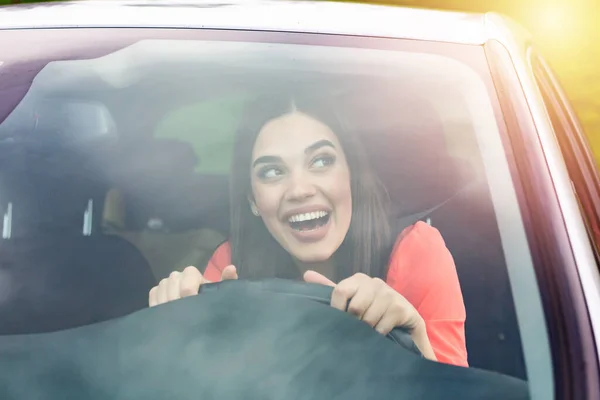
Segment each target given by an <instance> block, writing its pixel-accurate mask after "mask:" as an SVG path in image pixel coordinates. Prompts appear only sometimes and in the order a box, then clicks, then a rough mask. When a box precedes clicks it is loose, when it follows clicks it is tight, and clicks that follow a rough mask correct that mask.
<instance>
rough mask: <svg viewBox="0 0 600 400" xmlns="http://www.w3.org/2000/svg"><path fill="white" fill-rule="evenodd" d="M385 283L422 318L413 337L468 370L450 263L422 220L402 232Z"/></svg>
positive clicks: (440, 241)
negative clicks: (427, 343)
mask: <svg viewBox="0 0 600 400" xmlns="http://www.w3.org/2000/svg"><path fill="white" fill-rule="evenodd" d="M386 282H387V283H388V285H390V286H391V287H392V288H393V289H395V290H396V291H397V292H398V293H400V294H401V295H402V296H404V297H405V298H406V299H407V300H408V301H409V302H410V303H411V304H412V305H413V306H414V307H415V309H416V310H417V312H418V313H419V315H420V316H421V318H422V319H423V322H424V326H423V327H422V328H421V329H420V332H419V333H418V334H417V333H416V332H415V336H416V337H414V338H413V339H416V340H420V341H422V342H423V346H427V345H426V341H425V337H427V338H428V341H429V343H430V346H431V348H432V350H433V352H434V353H435V355H436V358H437V360H438V361H440V362H445V363H449V364H455V365H461V366H468V362H467V350H466V342H465V331H464V324H465V319H466V312H465V306H464V302H463V297H462V292H461V289H460V284H459V281H458V275H457V273H456V266H455V264H454V260H453V258H452V255H451V254H450V251H449V250H448V249H447V248H446V245H445V243H444V240H443V238H442V236H441V234H440V232H439V231H438V230H437V229H435V228H433V227H431V226H429V225H427V224H426V223H424V222H417V223H416V224H415V225H413V226H412V227H410V228H407V230H405V231H404V232H403V233H402V235H401V236H400V238H399V240H398V241H397V243H396V246H395V248H394V251H393V252H392V255H391V257H390V266H389V270H388V275H387V279H386ZM419 347H420V346H419Z"/></svg>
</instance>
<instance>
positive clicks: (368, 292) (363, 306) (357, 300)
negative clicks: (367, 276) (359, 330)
mask: <svg viewBox="0 0 600 400" xmlns="http://www.w3.org/2000/svg"><path fill="white" fill-rule="evenodd" d="M376 295H377V292H376V287H375V285H373V284H369V283H367V284H363V285H361V286H359V287H358V290H357V291H356V293H355V294H354V296H353V297H352V299H350V303H349V304H348V312H349V313H350V314H352V315H354V316H356V317H357V318H358V319H362V318H363V315H364V314H365V312H366V311H367V309H368V308H369V307H371V304H373V301H374V300H375V297H376Z"/></svg>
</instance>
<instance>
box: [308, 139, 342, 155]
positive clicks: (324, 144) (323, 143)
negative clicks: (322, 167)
mask: <svg viewBox="0 0 600 400" xmlns="http://www.w3.org/2000/svg"><path fill="white" fill-rule="evenodd" d="M321 147H331V148H334V149H335V146H334V145H333V143H331V142H330V141H329V140H327V139H323V140H319V141H318V142H315V143H313V144H311V145H310V146H308V147H307V148H306V149H305V150H304V154H310V153H312V152H313V151H316V150H319V149H320V148H321Z"/></svg>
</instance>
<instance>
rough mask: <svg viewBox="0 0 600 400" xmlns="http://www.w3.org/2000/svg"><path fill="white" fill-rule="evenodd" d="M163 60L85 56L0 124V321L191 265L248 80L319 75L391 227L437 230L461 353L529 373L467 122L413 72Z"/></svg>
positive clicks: (116, 296) (110, 312)
mask: <svg viewBox="0 0 600 400" xmlns="http://www.w3.org/2000/svg"><path fill="white" fill-rule="evenodd" d="M58 64H59V63H57V65H58ZM54 67H56V66H53V65H49V66H48V68H47V70H45V71H42V73H40V75H39V78H40V80H43V78H44V75H43V73H48V74H50V76H51V74H52V68H54ZM162 67H164V66H162V65H159V66H157V67H156V69H155V70H151V69H148V70H147V71H145V72H144V73H145V74H146V75H144V76H143V77H140V78H138V79H133V78H132V77H131V76H121V78H122V79H123V80H127V79H129V80H128V81H127V83H126V84H123V82H115V81H110V80H107V79H100V78H101V77H99V75H98V74H97V73H94V71H87V70H86V71H83V72H82V73H81V74H80V75H78V76H74V77H73V78H72V80H70V81H68V80H66V81H64V82H59V83H56V84H55V85H52V84H49V82H48V81H45V83H46V85H42V84H39V85H38V86H36V82H35V81H34V84H33V85H32V88H31V90H29V92H28V93H27V96H25V97H24V99H23V101H22V102H21V103H20V105H19V106H18V107H17V108H15V111H14V112H13V113H12V114H11V115H10V116H9V118H7V120H6V121H5V122H4V123H3V124H0V187H1V190H0V208H1V212H2V214H3V216H4V217H3V220H2V232H3V236H2V239H0V286H1V287H2V288H3V290H0V293H2V296H1V297H0V320H2V321H3V323H2V324H0V334H4V335H7V334H24V333H39V332H50V331H56V330H61V329H67V328H71V327H75V326H81V325H87V324H91V323H94V322H99V321H104V320H107V319H111V318H116V317H119V316H123V315H126V314H128V313H131V312H134V311H136V310H139V309H141V308H144V307H146V306H147V301H148V300H147V299H148V291H149V290H150V288H151V287H152V286H154V285H155V284H156V283H157V282H158V281H159V280H160V279H162V278H164V277H166V276H168V274H169V273H170V272H171V271H173V270H182V269H183V268H185V267H186V266H188V265H195V266H197V267H199V268H203V267H204V266H205V265H206V263H207V261H208V260H209V258H210V257H211V255H212V252H213V251H214V250H215V249H216V248H217V247H218V246H219V245H220V244H221V243H223V242H224V241H226V240H227V237H228V234H229V206H228V190H229V182H228V171H227V169H228V166H229V161H230V154H231V151H232V145H233V138H234V136H235V131H236V129H237V125H236V124H237V118H239V115H240V112H241V110H243V105H244V104H245V102H246V101H247V100H248V98H251V95H249V94H252V93H264V92H265V91H267V90H268V87H277V88H278V90H281V88H284V87H286V85H287V86H288V89H289V90H290V92H293V91H294V90H299V89H298V88H302V89H301V90H308V91H310V90H323V89H322V88H323V86H324V85H326V86H327V88H328V91H329V93H333V97H335V98H336V99H338V101H339V108H340V109H342V110H345V111H344V116H345V118H346V119H347V121H346V122H347V125H348V126H351V127H352V129H355V130H356V131H357V132H359V134H360V135H361V138H362V139H363V144H364V146H365V149H366V151H367V153H368V155H369V158H370V160H371V162H372V166H373V168H374V169H375V171H376V173H377V174H378V176H379V177H380V178H381V179H382V181H383V183H384V185H385V186H386V188H387V190H388V192H389V194H390V197H391V199H392V204H393V218H394V221H393V225H394V226H395V228H396V230H397V232H401V231H402V229H404V228H405V227H407V226H409V225H410V224H412V223H414V222H416V221H417V220H423V221H426V222H427V223H429V224H431V225H432V226H434V227H435V228H437V229H438V230H440V232H441V233H442V236H443V238H444V240H445V242H446V245H447V247H448V248H449V250H450V252H451V253H452V255H453V257H454V260H455V263H456V267H457V270H458V275H459V279H460V283H461V288H462V292H463V297H464V301H465V305H466V310H467V321H466V338H467V349H468V353H469V363H470V365H471V366H472V367H479V368H484V369H488V370H494V371H498V372H501V373H504V374H508V375H512V376H515V377H519V378H523V379H525V378H526V373H525V367H524V361H523V354H522V348H521V338H520V334H519V327H518V324H517V319H516V316H515V306H514V302H513V297H512V293H511V286H510V284H509V278H508V274H507V267H506V263H505V260H504V251H503V244H502V242H501V239H500V234H499V232H498V224H497V221H496V214H495V211H494V207H493V204H492V201H491V198H490V191H489V186H488V182H487V181H486V178H485V175H484V174H483V173H482V172H481V171H483V166H482V162H483V161H482V160H481V157H480V156H479V153H478V151H477V144H476V143H475V134H474V132H473V130H474V129H475V128H474V127H473V126H470V125H469V123H468V121H466V122H465V121H464V120H460V119H459V120H451V119H448V118H447V115H444V114H443V113H440V112H439V107H438V104H436V103H435V102H434V101H433V100H431V98H432V95H431V94H430V93H426V94H423V91H422V89H421V88H420V85H424V84H425V83H424V82H420V81H416V82H410V81H409V80H407V79H404V78H398V79H392V78H390V77H385V76H384V77H381V76H360V77H355V78H356V79H354V80H351V79H350V80H349V79H348V76H347V75H346V74H343V73H340V74H326V73H316V72H314V71H308V72H307V73H305V74H298V75H296V76H295V77H294V79H290V78H289V76H288V75H286V73H283V72H282V73H281V74H280V75H278V74H277V73H276V72H274V71H275V69H272V70H265V71H262V72H261V71H259V72H260V73H259V72H256V71H255V72H256V75H255V76H253V78H252V79H249V78H248V72H247V71H246V70H244V69H243V68H242V67H241V66H238V65H233V66H231V67H228V68H224V67H223V65H220V64H218V63H215V64H214V65H212V64H210V63H209V64H208V65H205V66H204V67H205V68H204V69H203V74H202V79H200V78H199V77H198V66H197V65H195V64H194V63H188V64H183V63H180V64H178V63H177V62H173V63H172V64H171V65H169V68H172V71H171V72H170V74H175V75H176V76H178V79H177V80H176V81H175V82H174V81H173V80H172V79H169V77H170V76H171V75H169V74H167V73H166V72H165V71H166V70H165V69H162ZM56 68H59V67H56ZM55 72H56V71H55ZM125 75H126V74H125ZM150 77H152V79H150ZM213 77H216V78H214V79H212V78H213ZM267 78H268V79H267ZM266 82H269V83H268V87H267V84H266ZM349 82H350V83H349ZM82 88H85V89H82ZM396 89H397V90H396ZM381 93H385V95H384V96H382V95H381ZM249 96H250V97H249ZM453 107H456V108H460V107H461V104H460V100H459V99H457V100H456V101H455V102H454V103H453ZM16 127H18V129H17V128H16ZM457 132H459V133H457ZM455 134H456V135H459V137H455V136H453V135H455ZM453 140H454V141H453ZM457 147H458V148H459V149H465V148H469V149H470V150H468V151H467V153H468V154H469V156H468V157H461V156H460V155H458V156H457V155H456V152H455V151H453V150H452V149H453V148H457Z"/></svg>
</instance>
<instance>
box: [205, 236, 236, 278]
mask: <svg viewBox="0 0 600 400" xmlns="http://www.w3.org/2000/svg"><path fill="white" fill-rule="evenodd" d="M230 264H231V245H230V244H229V242H225V243H223V244H222V245H220V246H219V247H218V248H217V250H215V252H214V253H213V255H212V257H211V258H210V260H209V261H208V264H207V265H206V268H205V270H204V277H205V278H206V279H208V280H209V281H211V282H219V281H221V271H223V269H224V268H225V267H226V266H228V265H230Z"/></svg>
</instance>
